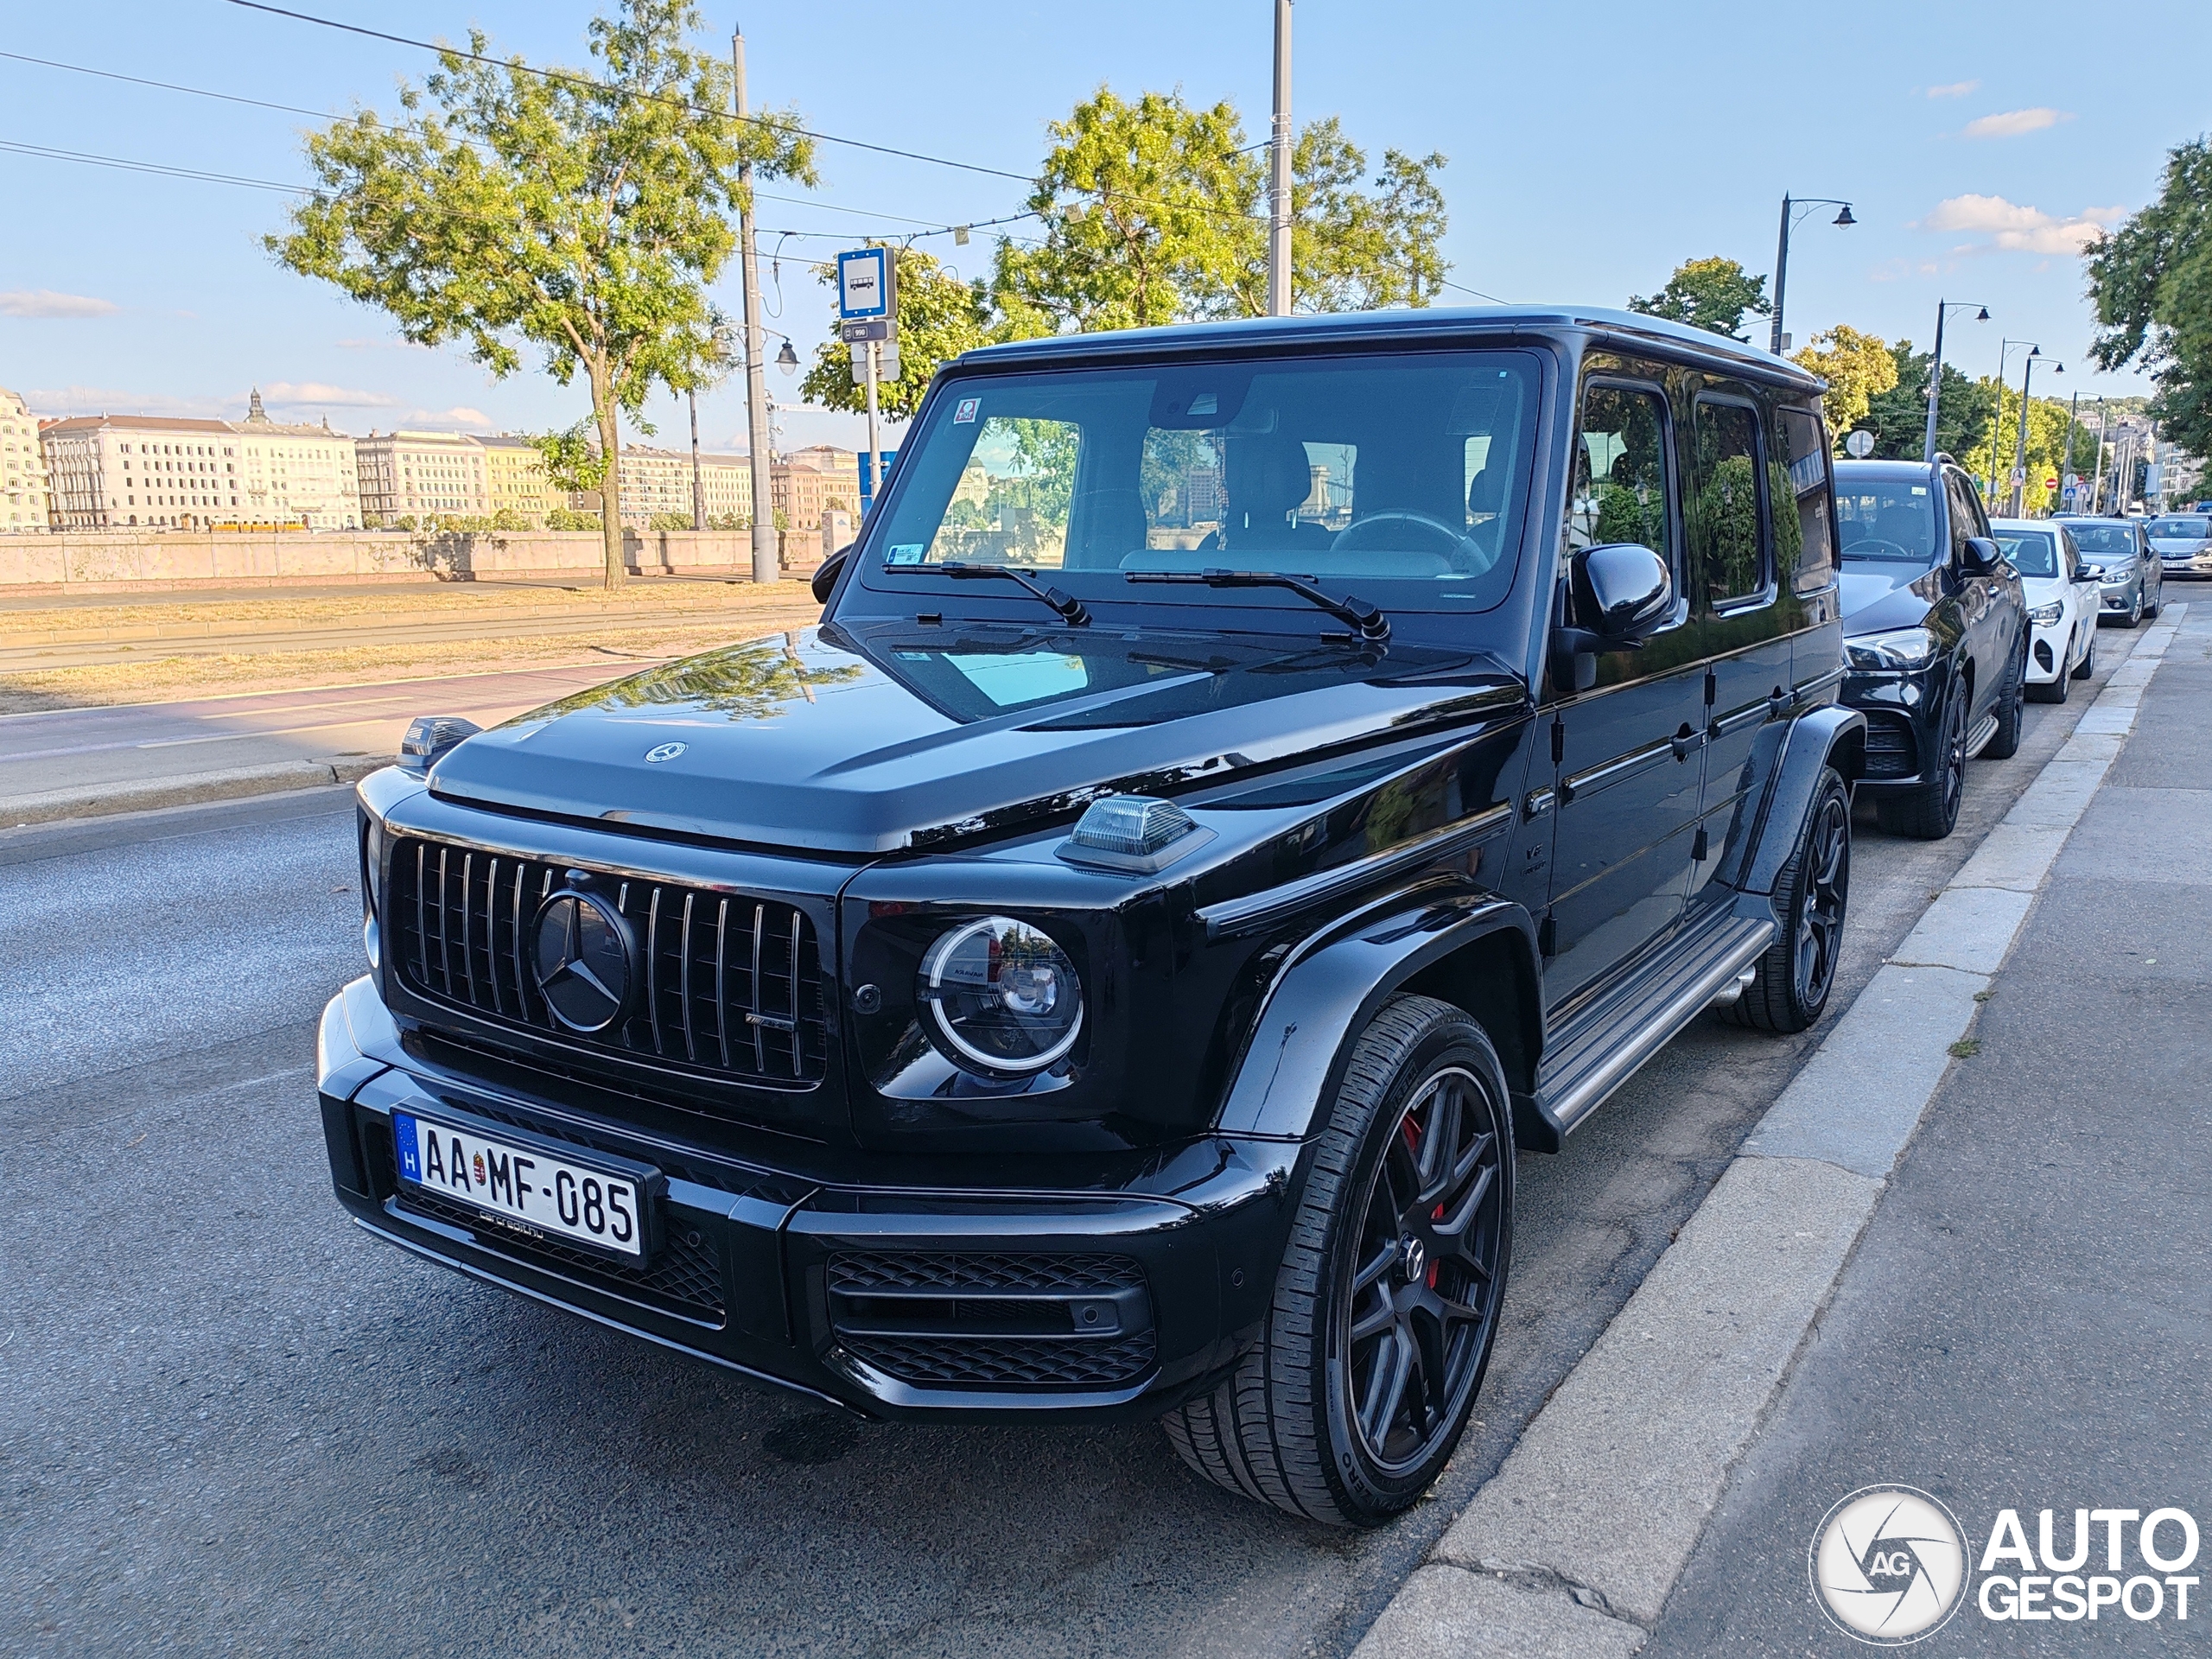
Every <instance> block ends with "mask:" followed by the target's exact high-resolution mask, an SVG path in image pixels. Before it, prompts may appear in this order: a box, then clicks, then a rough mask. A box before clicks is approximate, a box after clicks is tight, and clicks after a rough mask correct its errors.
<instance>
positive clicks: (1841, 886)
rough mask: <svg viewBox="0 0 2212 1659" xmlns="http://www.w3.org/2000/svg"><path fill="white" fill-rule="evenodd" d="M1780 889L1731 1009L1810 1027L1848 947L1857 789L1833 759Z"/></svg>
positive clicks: (1751, 1019) (1772, 1022) (1751, 1021)
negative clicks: (1766, 932) (1764, 940)
mask: <svg viewBox="0 0 2212 1659" xmlns="http://www.w3.org/2000/svg"><path fill="white" fill-rule="evenodd" d="M1774 896H1775V900H1776V909H1777V915H1776V918H1775V920H1776V924H1777V925H1776V931H1775V938H1774V942H1773V943H1772V944H1770V945H1768V946H1767V948H1766V950H1765V952H1764V955H1762V956H1761V957H1759V959H1758V963H1755V964H1754V966H1753V970H1752V974H1751V983H1750V984H1749V985H1748V986H1746V987H1745V989H1744V994H1743V995H1741V996H1739V997H1738V998H1737V999H1736V1000H1735V1001H1733V1002H1732V1003H1730V1004H1729V1005H1728V1008H1727V1015H1728V1018H1729V1019H1731V1020H1734V1021H1735V1023H1736V1024H1738V1025H1739V1026H1751V1027H1756V1028H1757V1029H1758V1030H1760V1031H1772V1032H1779V1033H1784V1034H1787V1033H1791V1032H1798V1031H1802V1030H1804V1029H1805V1028H1806V1027H1808V1026H1810V1025H1811V1024H1812V1023H1813V1022H1814V1021H1815V1020H1818V1019H1819V1018H1820V1017H1821V1013H1822V1012H1823V1011H1824V1010H1825V1009H1826V1008H1827V1003H1828V996H1829V994H1830V993H1831V992H1833V991H1834V989H1835V969H1836V963H1837V962H1838V961H1839V960H1840V958H1841V957H1842V954H1843V924H1844V918H1845V915H1846V913H1847V912H1848V910H1849V909H1850V906H1851V791H1850V788H1849V786H1848V785H1846V784H1845V782H1844V781H1843V779H1842V777H1841V775H1840V773H1838V772H1837V771H1836V770H1835V768H1834V767H1833V766H1830V767H1828V768H1827V769H1826V770H1825V771H1823V772H1821V781H1820V783H1819V784H1818V785H1816V786H1815V789H1814V791H1813V804H1812V805H1811V807H1810V808H1809V809H1808V810H1807V812H1806V814H1805V821H1804V823H1803V825H1802V827H1801V828H1800V829H1799V830H1798V832H1797V845H1796V848H1795V849H1793V850H1792V851H1791V853H1790V855H1789V862H1788V863H1787V864H1784V865H1783V867H1782V873H1781V874H1780V875H1779V876H1777V878H1776V880H1775V884H1774Z"/></svg>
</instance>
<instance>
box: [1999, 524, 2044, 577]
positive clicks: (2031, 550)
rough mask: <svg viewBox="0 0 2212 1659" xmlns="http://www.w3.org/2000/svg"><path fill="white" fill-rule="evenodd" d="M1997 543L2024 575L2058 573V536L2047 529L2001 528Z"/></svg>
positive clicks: (2006, 557)
mask: <svg viewBox="0 0 2212 1659" xmlns="http://www.w3.org/2000/svg"><path fill="white" fill-rule="evenodd" d="M1997 545H1998V546H1999V548H2000V549H2001V550H2003V552H2004V554H2005V559H2006V560H2007V562H2009V563H2011V565H2012V568H2013V569H2015V570H2018V572H2019V573H2020V574H2021V575H2024V576H2055V575H2057V574H2058V537H2056V536H2055V535H2053V534H2052V533H2051V532H2050V531H2047V530H2000V531H1998V532H1997Z"/></svg>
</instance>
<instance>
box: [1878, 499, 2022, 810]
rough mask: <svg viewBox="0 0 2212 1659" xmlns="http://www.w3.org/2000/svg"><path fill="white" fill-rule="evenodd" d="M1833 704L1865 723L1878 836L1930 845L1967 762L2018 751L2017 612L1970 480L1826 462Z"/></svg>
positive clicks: (1962, 784)
mask: <svg viewBox="0 0 2212 1659" xmlns="http://www.w3.org/2000/svg"><path fill="white" fill-rule="evenodd" d="M1835 489H1836V511H1837V514H1838V516H1839V517H1840V519H1841V520H1842V524H1843V577H1842V588H1843V626H1844V634H1845V639H1844V645H1843V649H1844V657H1845V660H1846V663H1847V666H1848V670H1849V671H1848V672H1847V674H1846V675H1845V677H1844V682H1843V700H1844V702H1846V703H1847V704H1849V705H1850V706H1851V707H1852V708H1853V709H1859V710H1861V711H1862V712H1863V713H1864V714H1865V715H1866V780H1865V782H1864V784H1863V785H1861V788H1862V790H1863V791H1865V792H1866V793H1867V794H1870V795H1872V797H1873V799H1874V810H1875V812H1876V813H1877V815H1878V817H1880V819H1881V824H1882V828H1883V829H1886V830H1888V831H1889V832H1890V833H1891V835H1899V836H1918V837H1920V838H1921V839H1922V840H1924V841H1941V840H1942V838H1943V837H1944V836H1948V835H1949V834H1950V833H1951V828H1952V826H1953V825H1954V824H1955V823H1958V821H1959V802H1960V799H1961V797H1962V796H1963V795H1964V793H1965V791H1966V773H1967V761H1968V760H1971V759H1972V758H1973V757H1974V756H1975V755H1978V754H1986V755H1987V756H1988V757H1989V758H1990V759H1991V760H2007V759H2009V758H2010V757H2011V756H2012V755H2013V754H2014V753H2017V752H2018V749H2019V747H2020V703H2021V700H2022V697H2023V696H2024V690H2025V683H2026V678H2027V671H2028V609H2027V601H2026V600H2025V599H2024V597H2022V595H2021V592H2020V578H2019V575H2018V572H2017V571H2015V570H2014V569H2012V566H2011V565H2009V564H2007V563H2005V556H2004V554H2003V552H2002V551H2001V550H1999V547H1998V545H1997V543H1996V542H1995V541H1994V540H1993V539H1992V538H1991V537H1990V534H1989V516H1988V514H1987V513H1986V512H1983V511H1982V505H1981V497H1980V493H1978V492H1977V491H1976V490H1975V489H1974V480H1972V479H1970V478H1968V477H1967V475H1966V474H1965V473H1964V472H1963V471H1961V469H1960V468H1959V467H1957V466H1955V464H1953V463H1952V462H1951V461H1949V460H1948V459H1947V458H1941V457H1939V458H1938V459H1937V460H1936V461H1935V462H1934V464H1932V465H1928V464H1923V463H1922V462H1920V461H1838V462H1836V463H1835Z"/></svg>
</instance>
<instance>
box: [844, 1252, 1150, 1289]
mask: <svg viewBox="0 0 2212 1659" xmlns="http://www.w3.org/2000/svg"><path fill="white" fill-rule="evenodd" d="M1143 1283H1144V1268H1143V1267H1142V1266H1141V1265H1140V1264H1139V1263H1138V1262H1136V1261H1135V1258H1133V1257H1130V1256H1126V1255H997V1254H995V1253H989V1254H987V1253H983V1252H976V1253H969V1254H960V1255H939V1254H938V1253H935V1252H932V1251H923V1250H842V1251H840V1252H839V1253H838V1254H836V1255H833V1256H831V1257H830V1258H829V1288H830V1289H832V1290H834V1291H836V1292H838V1293H839V1294H842V1295H847V1296H866V1295H868V1294H871V1293H876V1292H881V1291H887V1290H921V1291H940V1292H942V1293H943V1294H945V1295H947V1296H958V1295H961V1294H971V1295H972V1294H978V1293H994V1292H995V1293H998V1294H1005V1293H1007V1292H1009V1291H1016V1292H1018V1291H1025V1290H1028V1291H1037V1292H1039V1293H1043V1294H1060V1295H1082V1294H1084V1293H1086V1292H1091V1293H1096V1292H1101V1291H1109V1290H1120V1289H1123V1288H1126V1287H1129V1286H1132V1285H1141V1284H1143Z"/></svg>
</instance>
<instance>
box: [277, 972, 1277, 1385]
mask: <svg viewBox="0 0 2212 1659" xmlns="http://www.w3.org/2000/svg"><path fill="white" fill-rule="evenodd" d="M318 1049H319V1053H318V1062H319V1063H318V1068H317V1069H318V1074H319V1081H318V1093H319V1096H320V1102H321V1113H322V1124H323V1135H324V1141H325V1145H326V1148H327V1152H328V1154H329V1160H330V1170H331V1178H332V1181H333V1184H334V1187H335V1189H336V1192H337V1196H338V1198H339V1201H340V1203H341V1204H343V1205H345V1207H346V1210H347V1211H349V1212H350V1213H351V1214H352V1215H353V1217H354V1218H355V1219H356V1220H357V1221H358V1222H359V1224H361V1225H362V1226H363V1227H364V1228H365V1229H366V1230H369V1231H370V1232H372V1233H373V1234H375V1235H376V1236H378V1237H380V1238H383V1239H385V1240H386V1241H388V1242H389V1243H394V1244H397V1245H399V1246H401V1247H402V1248H404V1249H408V1250H410V1251H413V1252H414V1253H415V1254H416V1255H422V1256H425V1257H427V1258H429V1259H430V1260H432V1261H435V1262H442V1263H443V1264H444V1265H446V1266H448V1267H451V1268H457V1269H459V1270H461V1272H463V1273H467V1274H470V1275H472V1276H474V1277H475V1278H478V1279H480V1280H483V1281H487V1282H489V1283H492V1284H495V1285H499V1286H501V1287H505V1288H506V1289H509V1290H513V1291H516V1292H518V1293H520V1294H523V1295H525V1296H529V1297H532V1298H534V1299H536V1300H539V1301H542V1302H546V1303H550V1304H551V1305H553V1306H559V1307H564V1308H567V1309H569V1311H571V1312H573V1313H580V1314H582V1315H583V1316H584V1317H585V1318H587V1319H594V1320H595V1321H597V1322H599V1323H601V1324H602V1325H612V1326H614V1327H616V1328H618V1329H620V1330H623V1331H626V1332H631V1333H632V1334H633V1335H636V1336H639V1337H642V1338H645V1339H646V1340H648V1341H652V1342H655V1343H658V1344H663V1345H664V1346H667V1347H671V1348H676V1349H679V1350H681V1351H684V1352H686V1353H690V1354H693V1355H696V1356H697V1357H700V1358H702V1359H705V1360H709V1361H710V1362H712V1363H716V1364H719V1365H722V1366H725V1367H728V1368H729V1369H732V1370H737V1371H740V1372H742V1373H745V1374H747V1375H748V1376H753V1377H755V1378H758V1379H760V1380H761V1381H764V1382H767V1383H774V1384H777V1385H779V1386H781V1387H784V1388H788V1389H797V1390H798V1391H800V1392H803V1393H805V1394H809V1395H814V1396H815V1397H817V1398H818V1399H821V1400H823V1401H826V1402H830V1403H833V1404H836V1405H839V1406H842V1407H845V1408H849V1409H850V1410H853V1411H855V1412H858V1413H860V1414H863V1415H867V1416H872V1417H886V1418H895V1417H910V1418H925V1419H928V1418H944V1417H950V1416H957V1417H963V1418H969V1419H975V1418H987V1419H1003V1420H1019V1421H1037V1420H1039V1419H1040V1418H1067V1417H1074V1418H1092V1419H1096V1418H1109V1419H1112V1418H1145V1417H1151V1416H1155V1415H1157V1414H1159V1413H1160V1412H1162V1411H1164V1410H1166V1409H1167V1408H1170V1407H1172V1406H1173V1405H1174V1404H1176V1403H1177V1402H1179V1401H1180V1400H1182V1399H1184V1398H1186V1397H1188V1396H1189V1395H1192V1394H1193V1393H1195V1392H1198V1391H1199V1390H1201V1389H1205V1388H1208V1387H1210V1386H1211V1384H1212V1383H1213V1382H1214V1381H1215V1380H1216V1379H1217V1377H1218V1376H1219V1375H1220V1374H1221V1373H1222V1372H1223V1371H1224V1370H1226V1369H1227V1368H1228V1367H1229V1366H1230V1364H1231V1363H1234V1361H1235V1359H1236V1356H1237V1355H1238V1354H1239V1353H1240V1352H1241V1351H1243V1348H1244V1347H1245V1346H1246V1345H1247V1344H1249V1342H1250V1341H1251V1340H1252V1339H1253V1338H1255V1336H1256V1334H1257V1332H1258V1330H1259V1326H1260V1321H1261V1319H1262V1315H1263V1313H1264V1310H1265V1307H1266V1304H1267V1300H1268V1294H1269V1290H1270V1288H1271V1287H1272V1285H1273V1283H1274V1263H1275V1262H1278V1261H1279V1260H1280V1259H1281V1251H1282V1246H1283V1243H1284V1236H1285V1233H1286V1230H1287V1226H1288V1221H1289V1216H1290V1205H1288V1203H1287V1198H1286V1195H1287V1192H1289V1191H1290V1190H1291V1189H1292V1187H1293V1185H1294V1177H1295V1175H1296V1173H1297V1172H1298V1162H1299V1154H1300V1150H1301V1148H1300V1147H1297V1146H1295V1145H1291V1144H1287V1143H1282V1142H1275V1141H1254V1140H1247V1139H1243V1138H1240V1137H1228V1136H1208V1137H1205V1139H1204V1140H1203V1141H1199V1142H1195V1143H1192V1145H1190V1146H1188V1147H1183V1148H1180V1149H1172V1148H1171V1149H1168V1150H1167V1151H1166V1152H1163V1153H1162V1154H1160V1156H1159V1158H1157V1159H1156V1160H1151V1161H1148V1162H1147V1163H1145V1164H1144V1165H1142V1166H1141V1167H1140V1168H1138V1169H1136V1170H1134V1171H1133V1172H1132V1173H1130V1175H1129V1176H1128V1179H1126V1180H1125V1181H1124V1182H1123V1183H1122V1185H1121V1186H1120V1187H1118V1188H1102V1187H1099V1186H1096V1185H1086V1186H1084V1187H1082V1188H1080V1189H1078V1188H1077V1187H1076V1186H1075V1185H1073V1184H1072V1182H1071V1185H1069V1186H1068V1187H1066V1188H1064V1189H1055V1188H1053V1187H1051V1186H1049V1185H1046V1186H1037V1185H1023V1186H1020V1187H1006V1188H990V1187H978V1186H974V1185H962V1186H959V1187H957V1188H952V1187H923V1186H914V1185H906V1186H901V1185H888V1184H887V1185H873V1184H857V1183H854V1182H850V1181H845V1182H837V1183H830V1182H826V1181H822V1180H817V1179H811V1178H810V1177H809V1176H807V1175H806V1174H804V1173H799V1172H798V1171H796V1170H793V1169H785V1168H775V1167H770V1166H766V1165H765V1164H760V1163H753V1162H746V1161H742V1160H737V1159H734V1158H732V1157H730V1156H729V1155H728V1154H726V1153H721V1152H718V1151H715V1150H713V1149H710V1148H706V1147H696V1146H680V1145H676V1144H673V1143H670V1142H666V1141H655V1140H652V1139H649V1138H648V1137H646V1136H645V1135H642V1134H640V1133H639V1132H638V1131H637V1130H636V1129H634V1128H632V1127H631V1126H627V1125H624V1124H621V1123H619V1122H610V1121H607V1120H604V1119H598V1118H593V1117H588V1116H584V1115H583V1114H582V1113H581V1112H579V1111H578V1110H576V1109H575V1108H573V1107H570V1106H567V1105H555V1104H553V1103H550V1102H547V1101H543V1100H537V1099H532V1098H528V1097H524V1096H519V1095H517V1094H515V1093H514V1092H512V1091H511V1090H506V1089H504V1088H500V1089H494V1088H492V1087H488V1086H486V1085H485V1084H482V1083H481V1082H480V1081H478V1080H474V1079H468V1078H463V1077H456V1076H455V1075H454V1074H452V1073H450V1072H448V1071H441V1070H439V1069H438V1068H437V1067H435V1065H431V1064H429V1063H428V1062H426V1061H424V1060H423V1058H421V1057H420V1056H419V1055H415V1054H412V1053H410V1052H409V1051H407V1050H406V1049H404V1048H403V1047H401V1046H400V1044H399V1036H398V1033H397V1028H396V1027H393V1025H392V1023H391V1018H390V1015H389V1014H387V1013H386V1012H385V1008H384V1005H383V1003H382V1002H381V1001H379V1000H378V997H377V995H376V991H375V989H374V988H373V986H372V984H371V983H370V982H369V981H367V980H366V979H362V980H357V981H355V982H353V984H351V985H349V986H347V987H346V989H345V990H344V991H342V992H341V993H340V995H338V996H337V997H336V998H334V999H333V1001H331V1003H330V1005H329V1007H327V1008H326V1009H325V1010H324V1014H323V1020H322V1027H321V1035H320V1039H319V1043H318ZM394 1109H404V1110H409V1111H414V1112H418V1113H421V1114H423V1115H425V1116H430V1117H433V1118H436V1117H444V1118H447V1119H448V1120H452V1119H454V1118H455V1117H456V1116H460V1117H462V1118H465V1119H470V1120H474V1121H475V1122H478V1123H479V1124H480V1125H481V1126H483V1128H485V1129H486V1130H487V1131H493V1132H495V1131H496V1129H497V1128H498V1127H499V1125H501V1124H506V1125H511V1126H512V1127H514V1128H520V1129H523V1130H524V1131H526V1132H528V1133H531V1134H534V1135H545V1136H550V1137H551V1138H553V1139H555V1140H556V1141H563V1142H566V1143H568V1144H569V1145H573V1146H575V1147H579V1148H582V1149H584V1150H586V1151H594V1150H595V1151H597V1152H600V1153H602V1154H614V1155H616V1156H618V1157H622V1158H627V1159H632V1160H638V1161H640V1162H644V1163H648V1164H652V1165H653V1166H656V1167H657V1168H658V1169H660V1170H661V1171H662V1173H664V1175H665V1176H666V1178H667V1190H666V1193H665V1196H664V1198H663V1199H662V1201H661V1203H662V1211H661V1214H660V1217H659V1221H660V1241H661V1242H660V1245H659V1248H658V1250H657V1251H656V1252H655V1254H654V1255H653V1257H652V1260H651V1262H650V1263H649V1264H647V1265H646V1266H644V1267H641V1268H640V1267H632V1266H629V1265H627V1264H620V1263H612V1262H603V1261H600V1260H598V1259H596V1258H594V1257H593V1256H592V1255H590V1254H589V1253H588V1252H584V1251H580V1250H576V1249H569V1248H567V1247H564V1246H563V1245H561V1244H559V1243H557V1242H556V1241H552V1240H547V1239H539V1238H532V1237H528V1236H518V1234H517V1233H516V1232H515V1231H513V1230H510V1229H508V1228H503V1227H501V1226H499V1225H496V1224H493V1223H492V1222H491V1221H490V1220H489V1218H487V1217H484V1216H482V1215H480V1214H479V1213H476V1212H474V1211H472V1210H471V1208H470V1207H469V1206H467V1205H461V1204H456V1203H451V1202H449V1201H447V1200H445V1199H442V1198H438V1199H434V1200H426V1199H424V1198H420V1197H403V1196H402V1195H401V1192H400V1191H399V1187H398V1183H397V1177H396V1172H395V1169H394V1166H393V1159H392V1152H391V1113H392V1112H393V1110H394Z"/></svg>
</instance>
